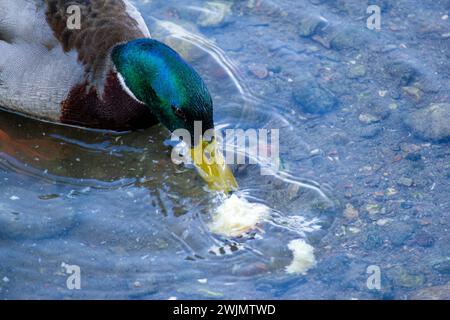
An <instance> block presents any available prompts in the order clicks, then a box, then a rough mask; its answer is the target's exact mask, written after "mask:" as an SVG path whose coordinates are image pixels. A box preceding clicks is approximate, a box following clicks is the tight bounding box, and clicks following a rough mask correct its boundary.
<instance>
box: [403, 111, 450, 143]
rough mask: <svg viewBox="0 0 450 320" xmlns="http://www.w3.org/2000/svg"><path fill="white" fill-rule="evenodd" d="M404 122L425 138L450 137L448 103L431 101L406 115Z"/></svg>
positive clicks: (440, 138)
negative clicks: (422, 107)
mask: <svg viewBox="0 0 450 320" xmlns="http://www.w3.org/2000/svg"><path fill="white" fill-rule="evenodd" d="M405 123H406V125H407V126H409V127H410V128H411V129H412V131H413V132H414V133H415V134H416V135H418V136H420V137H422V138H424V139H427V140H434V141H440V140H446V139H449V138H450V126H449V123H450V103H432V104H430V105H429V106H428V107H426V108H424V109H420V110H417V111H415V112H412V113H410V114H408V115H407V117H406V119H405Z"/></svg>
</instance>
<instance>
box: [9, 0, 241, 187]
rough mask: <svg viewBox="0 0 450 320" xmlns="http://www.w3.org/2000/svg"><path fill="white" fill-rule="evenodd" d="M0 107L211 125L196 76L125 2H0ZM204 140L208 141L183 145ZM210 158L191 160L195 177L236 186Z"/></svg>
mask: <svg viewBox="0 0 450 320" xmlns="http://www.w3.org/2000/svg"><path fill="white" fill-rule="evenodd" d="M0 106H1V107H2V108H4V109H7V110H10V111H13V112H16V113H20V114H23V115H26V116H29V117H34V118H37V119H41V120H46V121H52V122H57V123H62V124H67V125H76V126H81V127H88V128H97V129H109V130H119V131H120V130H135V129H139V128H146V127H149V126H152V125H155V124H157V123H159V122H160V123H162V124H163V125H164V126H165V127H166V128H167V129H169V130H170V131H174V130H176V129H180V128H181V129H187V130H188V131H189V132H190V134H191V135H192V136H193V135H194V121H201V122H202V128H203V132H205V131H206V130H208V129H211V128H213V127H214V122H213V102H212V99H211V96H210V93H209V92H208V89H207V87H206V85H205V83H204V81H203V80H202V78H201V77H200V76H199V74H198V73H197V72H196V71H195V70H194V69H193V68H192V67H191V66H190V65H189V64H188V63H187V62H185V61H184V60H183V58H182V57H181V56H180V55H179V54H178V53H176V52H175V51H174V50H172V49H171V48H170V47H168V46H167V45H165V44H163V43H161V42H159V41H157V40H155V39H152V38H151V36H150V32H149V30H148V28H147V26H146V24H145V22H144V20H143V18H142V16H141V14H140V13H139V11H138V10H137V9H136V7H134V6H133V4H132V3H130V2H129V1H127V0H91V1H89V0H2V1H1V2H0ZM212 141H214V140H212ZM205 146H212V143H211V140H210V141H209V142H205V141H202V142H200V143H198V144H197V145H196V146H193V148H192V152H193V153H195V152H194V150H196V148H197V149H198V148H202V147H205ZM215 148H216V147H215V146H214V149H213V150H215ZM212 154H213V155H214V154H215V153H214V152H212ZM216 154H218V153H217V152H216ZM200 158H201V159H203V157H200ZM210 160H211V159H209V161H199V162H198V163H195V164H196V165H197V168H198V169H199V171H200V172H201V175H202V177H203V178H205V179H206V180H207V181H208V182H209V183H210V184H211V185H212V186H213V187H214V188H215V189H219V190H222V191H226V192H228V191H230V190H232V189H235V188H236V186H237V184H236V182H235V180H234V177H233V175H232V174H231V171H230V170H229V169H228V167H227V166H226V165H224V164H220V163H221V161H216V162H214V161H210ZM212 160H214V159H212ZM194 162H195V161H194Z"/></svg>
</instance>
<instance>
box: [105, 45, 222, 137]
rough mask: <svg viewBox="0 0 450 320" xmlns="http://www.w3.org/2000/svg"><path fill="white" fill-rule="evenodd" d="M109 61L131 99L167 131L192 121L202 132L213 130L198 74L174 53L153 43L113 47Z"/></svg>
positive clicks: (208, 103)
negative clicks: (200, 126)
mask: <svg viewBox="0 0 450 320" xmlns="http://www.w3.org/2000/svg"><path fill="white" fill-rule="evenodd" d="M111 56H112V61H113V63H114V65H115V67H116V70H117V72H118V73H119V74H120V75H121V76H122V78H123V80H124V82H125V84H126V86H127V87H128V89H129V90H130V91H131V92H132V93H133V95H134V96H135V98H137V99H138V100H139V101H141V102H143V103H145V104H146V105H147V106H148V107H149V108H150V110H151V111H152V113H153V114H154V115H155V116H156V117H157V118H158V120H159V121H160V122H161V123H162V124H163V125H164V126H165V127H167V128H168V129H169V130H170V131H174V130H176V129H187V130H189V131H190V133H191V136H193V133H194V132H193V130H194V121H202V127H203V130H204V131H206V130H207V129H211V128H213V127H214V123H213V105H212V99H211V96H210V94H209V92H208V89H207V88H206V85H205V83H204V82H203V80H202V79H201V77H200V76H199V75H198V73H197V72H196V71H195V70H194V69H193V68H192V67H191V66H190V65H189V64H188V63H186V62H185V61H184V60H183V58H181V57H180V55H179V54H178V53H176V52H175V51H174V50H172V49H171V48H170V47H168V46H166V45H165V44H163V43H161V42H159V41H157V40H153V39H138V40H134V41H130V42H127V43H124V44H121V45H118V46H116V47H115V48H114V49H113V51H112V53H111Z"/></svg>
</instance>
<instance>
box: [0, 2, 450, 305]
mask: <svg viewBox="0 0 450 320" xmlns="http://www.w3.org/2000/svg"><path fill="white" fill-rule="evenodd" d="M219 3H221V5H219V6H217V5H211V4H208V3H207V2H206V1H179V0H178V1H171V0H170V1H168V0H166V1H159V0H155V1H140V2H138V7H139V9H140V10H141V12H142V13H143V16H144V18H145V20H146V22H147V24H148V25H149V28H150V31H151V32H152V34H153V36H154V37H155V38H157V39H159V40H163V41H165V42H166V43H168V44H170V45H172V46H173V47H174V48H175V49H177V50H178V51H179V52H180V53H181V54H183V55H184V56H185V58H186V59H187V60H188V61H190V62H191V63H192V64H193V66H194V67H195V68H196V69H197V70H198V71H199V73H200V74H202V76H203V77H204V78H205V81H206V82H207V84H208V87H209V88H210V91H211V92H212V95H213V99H214V103H215V121H216V126H217V127H218V128H220V129H227V128H240V129H250V128H256V129H260V128H266V129H279V130H280V156H281V170H280V171H279V172H278V173H277V174H276V175H272V176H270V175H269V176H263V175H261V174H260V171H261V167H260V166H259V165H240V166H234V167H233V169H234V171H235V176H236V178H237V180H238V182H239V185H240V191H239V195H240V196H241V197H245V198H246V199H248V200H249V201H252V202H258V203H263V204H265V205H267V206H268V207H270V208H271V210H272V213H271V216H270V217H269V218H268V219H267V220H266V221H265V222H264V223H263V224H261V225H260V226H259V227H258V228H257V229H255V230H253V231H251V232H249V233H248V234H246V235H245V236H243V237H240V238H226V237H222V236H218V235H215V234H212V233H211V232H210V231H209V229H208V223H209V222H210V221H211V219H212V215H213V214H214V212H215V209H216V208H217V207H218V206H219V205H220V203H221V202H220V199H218V197H217V195H216V194H214V193H213V192H209V191H208V190H207V189H205V186H204V183H203V181H202V180H201V179H200V178H199V177H198V175H197V174H196V173H195V171H194V170H192V169H189V168H184V167H183V166H177V165H175V164H173V163H172V161H171V159H170V148H169V147H168V143H167V140H168V139H169V138H170V134H169V132H168V131H167V130H165V129H164V128H163V127H161V126H156V127H153V128H149V129H147V130H142V131H138V132H128V133H114V132H104V131H92V130H81V129H77V128H70V127H64V126H58V125H52V124H48V123H42V122H37V121H34V120H30V119H25V118H23V117H19V116H16V115H12V114H10V113H6V112H1V113H0V123H1V124H2V125H1V128H0V137H1V140H0V181H1V185H0V190H1V192H0V297H2V298H7V299H11V298H57V299H63V298H119V299H128V298H135V299H169V298H173V297H176V298H178V299H189V298H191V299H201V298H213V299H215V298H217V299H227V298H235V299H272V298H273V299H300V298H303V299H305V298H306V299H308V298H344V299H350V298H360V299H383V298H385V299H389V298H397V299H403V298H411V297H421V296H422V297H423V296H424V295H425V296H426V294H430V293H429V291H430V290H434V291H432V292H433V294H440V295H441V296H442V295H445V294H448V293H446V292H445V291H444V289H442V288H443V285H444V284H446V283H447V282H448V281H450V277H449V274H448V267H446V265H447V266H448V261H449V260H448V259H449V258H450V247H449V243H450V241H449V240H450V238H449V233H448V222H449V211H450V210H449V208H450V205H449V201H448V195H449V192H448V191H449V183H448V177H449V176H448V169H449V166H448V163H449V162H448V157H449V153H448V141H446V140H445V137H444V140H442V139H437V138H426V137H425V139H423V138H421V137H420V130H419V129H417V128H413V129H411V127H408V126H407V125H406V124H405V123H404V121H403V120H404V118H405V117H407V116H408V115H409V114H411V113H413V112H414V111H416V110H419V109H420V108H426V107H427V106H428V105H429V104H430V103H438V102H447V103H448V102H449V92H448V87H449V84H450V80H449V79H450V77H449V75H450V68H449V66H450V64H449V63H448V58H449V52H450V50H449V39H448V33H449V32H450V26H449V20H448V16H447V18H445V16H446V15H448V13H449V10H450V2H448V1H432V2H431V1H430V2H426V3H424V4H420V5H418V4H417V3H415V2H413V1H379V3H378V4H379V5H380V7H381V8H382V16H381V17H382V20H381V21H382V24H381V30H380V31H376V30H369V29H368V28H367V26H366V19H367V17H368V16H369V15H368V14H367V13H366V9H367V6H368V3H367V1H356V0H355V1H353V0H342V1H326V0H324V1H306V0H302V1H298V0H297V1H288V0H284V1H269V0H255V1H252V0H249V1H225V2H220V1H219ZM228 7H229V10H228V9H227V8H228ZM214 10H216V11H217V10H218V11H217V12H215V13H214ZM416 131H417V132H419V134H417V132H416ZM165 141H166V143H164V142H165ZM408 179H411V180H412V181H410V180H408ZM410 182H411V183H410ZM302 219H304V220H302ZM316 220H317V221H318V224H319V225H320V229H318V230H316V229H313V230H308V228H307V227H305V221H306V222H307V221H316ZM306 224H307V223H306ZM296 239H304V240H305V241H307V243H309V244H311V245H312V246H313V247H314V248H315V255H316V259H317V265H316V267H315V268H313V269H311V270H309V272H308V273H307V275H295V274H288V273H287V272H286V266H288V265H289V264H290V263H291V260H292V252H291V251H290V250H289V248H288V243H289V242H290V241H292V240H296ZM62 263H66V264H69V265H77V266H79V267H80V269H81V277H82V278H81V290H69V289H68V288H67V286H66V280H67V277H68V276H69V275H67V274H66V273H65V272H64V271H65V270H64V268H62ZM368 266H378V267H379V268H380V271H381V278H380V279H381V288H380V289H379V290H378V289H370V288H368V287H367V285H366V284H367V278H368V277H369V276H370V274H367V272H366V270H367V267H368ZM427 287H431V289H430V288H428V289H426V288H427ZM426 290H428V291H426Z"/></svg>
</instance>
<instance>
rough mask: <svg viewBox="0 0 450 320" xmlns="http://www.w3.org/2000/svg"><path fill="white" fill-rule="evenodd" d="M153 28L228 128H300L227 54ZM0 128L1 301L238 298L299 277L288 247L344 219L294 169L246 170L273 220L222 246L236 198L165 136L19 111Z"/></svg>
mask: <svg viewBox="0 0 450 320" xmlns="http://www.w3.org/2000/svg"><path fill="white" fill-rule="evenodd" d="M150 6H151V7H153V5H147V7H150ZM145 8H146V6H145V5H143V9H144V10H145ZM180 9H181V10H185V9H186V10H188V11H189V10H190V11H192V10H193V11H196V10H197V9H198V7H195V6H181V7H180ZM146 18H147V19H146V20H147V21H148V23H149V24H150V25H151V30H153V36H154V37H156V38H160V39H162V40H164V41H165V42H166V43H168V44H170V45H172V46H173V47H175V48H176V49H178V51H179V52H180V53H181V54H182V55H184V56H185V57H186V59H188V60H189V61H190V62H191V63H193V64H194V66H195V67H196V68H197V69H198V70H199V71H200V73H201V74H203V75H204V77H205V79H206V81H207V82H208V85H209V87H210V90H211V91H212V93H213V96H214V101H215V105H216V125H217V128H218V129H221V130H223V129H226V128H244V129H247V128H256V129H260V128H269V129H270V128H280V127H283V128H285V129H286V130H292V129H293V128H295V126H296V125H295V123H293V122H292V121H291V120H290V119H288V118H286V117H285V115H283V114H282V113H280V112H279V111H276V110H277V107H278V106H277V105H275V104H273V101H270V100H269V99H264V98H262V97H258V95H257V94H255V93H254V92H252V91H251V89H250V88H251V85H250V84H249V83H248V81H247V80H246V77H247V76H246V75H244V73H243V71H242V70H241V68H240V67H239V66H238V65H237V64H236V62H234V61H233V59H231V58H230V57H229V56H228V55H227V54H226V52H225V51H224V50H223V49H221V48H220V47H219V46H218V45H217V44H216V43H215V41H213V40H211V39H208V38H207V37H205V36H202V35H201V34H200V33H199V32H198V30H197V29H196V28H194V30H193V29H192V25H187V27H186V26H183V24H182V23H180V24H177V23H175V22H172V21H170V19H166V17H165V16H164V15H162V16H158V14H156V13H155V14H151V15H149V16H148V17H146ZM189 27H190V28H191V30H188V29H187V28H189ZM0 122H1V123H2V127H1V129H0V138H1V139H0V180H1V181H2V184H1V187H0V188H1V190H2V192H1V196H0V238H1V239H2V240H1V242H0V260H1V261H2V264H1V266H0V275H3V274H5V273H6V274H8V277H9V278H10V279H11V281H10V284H9V286H8V288H7V289H4V290H2V292H1V294H2V295H3V296H4V297H7V298H24V297H27V298H30V297H34V298H63V297H67V296H73V297H90V298H98V297H105V298H107V297H111V298H130V297H131V298H161V299H167V298H169V297H172V296H175V297H179V298H183V297H185V298H186V297H192V298H196V297H197V298H198V297H209V298H211V297H212V298H219V297H229V296H235V297H239V296H240V294H241V293H242V294H247V293H246V290H248V289H246V288H245V284H244V283H245V281H249V282H251V279H252V278H253V277H255V276H264V275H266V276H264V277H270V274H276V275H277V276H281V277H283V276H287V275H286V273H285V267H286V266H287V265H288V264H289V263H290V262H291V258H292V256H291V253H290V251H289V249H288V247H287V243H288V242H289V241H291V240H293V239H297V238H308V237H311V238H310V240H309V241H310V242H311V243H318V240H320V238H321V237H322V236H323V235H324V234H325V233H326V231H327V230H328V228H329V226H330V225H331V223H332V221H333V219H334V215H335V211H334V204H333V202H332V201H331V200H330V199H329V198H328V197H327V196H326V195H325V193H324V191H323V190H322V189H321V188H320V186H319V185H318V184H316V183H314V182H313V181H309V180H308V179H302V178H301V177H300V176H296V175H295V173H293V172H289V171H287V170H282V171H281V172H279V173H277V175H276V176H275V175H274V176H261V174H260V168H259V166H258V165H241V166H239V167H235V168H234V169H235V174H236V177H237V179H238V180H239V184H240V191H239V192H238V195H239V196H240V197H245V198H246V199H248V200H249V201H251V202H256V203H264V204H265V205H267V206H268V207H270V208H271V210H273V212H272V213H271V214H270V216H269V217H267V218H266V221H265V222H263V223H261V224H260V225H259V226H258V228H256V229H252V230H249V231H248V232H247V233H245V234H244V235H243V236H240V237H238V238H227V237H224V236H218V235H215V234H213V233H211V232H210V231H209V228H208V225H209V223H210V221H211V220H212V217H213V215H214V213H215V212H216V209H217V208H218V207H219V206H220V205H221V204H222V203H223V201H224V199H222V198H221V197H218V196H217V195H216V194H214V193H213V192H210V191H208V190H207V189H206V188H205V186H204V182H203V181H202V180H201V179H200V178H199V177H198V175H197V174H196V173H195V171H194V170H192V169H188V168H184V167H183V166H178V165H175V164H173V163H172V161H171V159H170V148H169V147H168V144H166V143H164V141H166V140H167V139H169V132H168V131H167V130H166V129H164V128H163V127H162V126H155V127H153V128H149V129H147V130H142V131H138V132H125V133H114V132H105V131H97V130H84V129H80V128H75V127H66V126H59V125H53V124H49V123H43V122H37V121H35V120H31V119H25V118H23V117H20V116H17V115H14V114H11V113H7V112H1V113H0ZM298 143H302V142H301V141H299V142H298ZM244 151H245V150H244ZM241 152H242V150H241ZM316 223H317V224H318V225H317V226H316V225H315V224H316ZM312 224H313V225H314V226H312V227H311V225H312ZM62 263H66V264H74V265H78V266H80V268H81V272H82V275H83V280H82V288H83V289H82V290H81V291H79V292H68V291H67V290H66V288H65V274H64V272H63V271H64V269H62V268H61V264H62ZM9 278H8V279H9ZM197 279H208V281H210V283H211V286H210V287H209V286H207V287H206V288H205V286H204V285H203V286H202V285H201V283H199V282H197ZM214 283H217V286H214ZM236 286H239V287H241V286H243V287H242V290H238V291H236ZM211 288H214V289H211ZM233 292H236V293H233ZM239 292H240V293H239ZM24 293H26V294H24ZM251 297H254V296H253V295H252V296H251ZM268 297H269V296H268Z"/></svg>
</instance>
